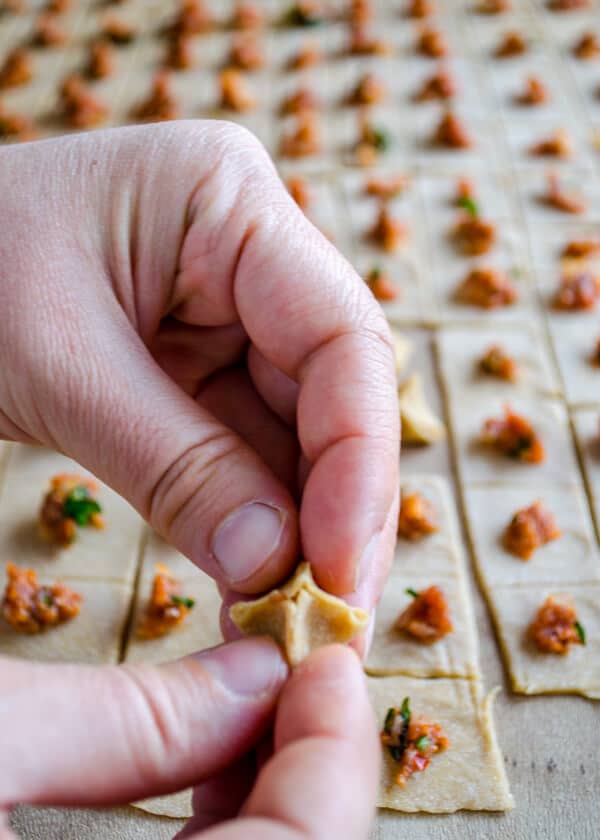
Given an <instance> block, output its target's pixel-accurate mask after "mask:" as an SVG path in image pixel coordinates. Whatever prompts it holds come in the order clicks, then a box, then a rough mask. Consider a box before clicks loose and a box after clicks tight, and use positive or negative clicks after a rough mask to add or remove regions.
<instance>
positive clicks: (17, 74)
mask: <svg viewBox="0 0 600 840" xmlns="http://www.w3.org/2000/svg"><path fill="white" fill-rule="evenodd" d="M32 78H33V62H32V60H31V54H30V53H29V52H28V51H27V50H25V49H23V48H21V47H18V48H17V49H15V50H13V51H12V52H10V53H9V54H8V55H7V56H6V58H5V59H4V64H3V65H2V66H1V67H0V88H13V87H19V86H20V85H26V84H27V82H30V81H31V79H32Z"/></svg>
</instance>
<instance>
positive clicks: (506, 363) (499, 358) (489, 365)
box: [479, 344, 518, 382]
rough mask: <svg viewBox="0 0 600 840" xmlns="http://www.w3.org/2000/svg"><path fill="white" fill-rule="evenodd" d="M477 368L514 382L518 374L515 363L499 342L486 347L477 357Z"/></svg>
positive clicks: (490, 374) (489, 374)
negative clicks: (481, 354) (479, 356)
mask: <svg viewBox="0 0 600 840" xmlns="http://www.w3.org/2000/svg"><path fill="white" fill-rule="evenodd" d="M479 370H480V371H481V372H482V373H485V374H487V375H488V376H495V377H496V378H497V379H504V380H506V381H507V382H514V381H515V380H516V379H517V375H518V368H517V363H516V362H515V360H514V359H513V358H512V357H511V356H509V355H508V353H507V352H506V350H504V348H503V347H501V346H500V345H499V344H493V345H492V346H491V347H488V349H487V350H486V351H485V353H484V354H483V356H482V357H481V359H479Z"/></svg>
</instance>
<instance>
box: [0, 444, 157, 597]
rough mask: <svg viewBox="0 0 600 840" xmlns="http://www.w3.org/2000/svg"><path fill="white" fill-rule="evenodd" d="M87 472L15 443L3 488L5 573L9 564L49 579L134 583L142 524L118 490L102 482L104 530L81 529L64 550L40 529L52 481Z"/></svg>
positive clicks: (1, 557) (0, 550) (0, 515)
mask: <svg viewBox="0 0 600 840" xmlns="http://www.w3.org/2000/svg"><path fill="white" fill-rule="evenodd" d="M64 472H71V473H81V474H82V475H90V473H89V472H88V470H85V469H83V468H82V467H80V466H79V465H78V464H77V463H75V461H72V460H71V459H70V458H66V457H65V456H64V455H60V454H58V453H57V452H52V451H51V450H49V449H43V448H41V447H33V446H25V445H23V444H15V445H14V446H13V447H12V448H11V451H10V454H9V457H8V460H7V463H6V469H5V471H4V480H3V483H2V487H1V490H0V571H1V572H2V575H3V573H4V569H5V567H6V564H7V563H8V562H13V563H16V564H17V565H19V566H25V567H27V568H31V569H35V571H37V572H38V573H39V574H40V575H44V576H45V577H48V578H50V579H55V578H63V577H76V578H82V579H93V580H105V581H115V582H120V583H130V582H131V581H133V576H134V574H135V570H136V567H137V560H138V552H139V546H140V541H141V536H142V528H143V522H142V519H141V517H140V516H139V515H138V514H137V513H136V512H135V511H134V510H133V508H132V507H131V506H130V505H129V504H128V503H127V502H126V501H125V500H124V499H123V498H122V497H121V496H119V495H118V494H117V493H115V492H114V491H113V490H111V489H110V488H109V487H107V486H106V485H104V484H101V483H100V482H99V493H98V499H99V501H100V504H101V505H102V513H103V516H104V518H105V521H106V527H105V528H104V529H103V530H97V529H95V528H91V527H86V528H78V529H77V536H76V539H75V541H74V542H73V544H72V545H71V546H69V547H68V548H64V549H61V548H59V547H57V546H53V545H51V544H50V543H48V542H47V541H46V540H44V539H43V538H42V537H41V536H40V535H39V531H38V513H39V508H40V504H41V502H42V498H43V496H44V494H45V492H46V490H47V486H48V482H49V480H50V478H51V477H52V476H53V475H56V474H57V473H64Z"/></svg>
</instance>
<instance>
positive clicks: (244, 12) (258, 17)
mask: <svg viewBox="0 0 600 840" xmlns="http://www.w3.org/2000/svg"><path fill="white" fill-rule="evenodd" d="M264 20H265V14H264V12H263V10H262V9H261V8H260V7H259V6H257V5H256V3H244V2H238V3H237V5H236V7H235V11H234V13H233V16H232V18H231V27H232V29H256V28H258V27H260V26H262V25H263V23H264Z"/></svg>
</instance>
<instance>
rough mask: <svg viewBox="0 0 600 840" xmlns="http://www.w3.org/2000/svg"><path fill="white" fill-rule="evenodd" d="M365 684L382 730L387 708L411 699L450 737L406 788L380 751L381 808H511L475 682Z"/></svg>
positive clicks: (487, 703)
mask: <svg viewBox="0 0 600 840" xmlns="http://www.w3.org/2000/svg"><path fill="white" fill-rule="evenodd" d="M368 683H369V694H370V697H371V701H372V703H373V707H374V709H375V713H376V716H377V723H378V726H379V727H380V728H381V727H382V726H383V720H384V718H385V714H386V712H387V710H388V708H389V707H390V706H399V705H400V704H401V703H402V700H403V698H404V697H410V702H411V709H412V712H413V714H415V715H419V714H423V715H426V716H427V717H429V718H430V719H431V720H432V721H435V722H437V723H439V724H440V725H441V726H442V728H443V730H444V731H445V733H446V735H447V736H448V738H449V739H450V746H449V748H448V749H447V750H445V751H444V752H442V753H438V754H437V755H435V756H433V758H432V760H431V764H430V765H429V767H427V769H426V770H425V771H424V772H423V773H418V774H415V775H414V776H412V778H410V779H409V780H408V781H407V783H406V785H405V786H404V787H399V786H398V785H397V784H395V782H394V777H395V774H396V773H397V764H396V763H395V762H394V761H393V760H392V759H391V757H390V756H389V754H387V751H385V750H384V762H383V769H382V782H381V790H380V794H379V801H378V805H379V806H380V807H382V808H391V809H393V810H396V811H427V812H429V813H440V814H444V813H446V814H447V813H452V812H454V811H460V810H462V809H467V810H476V811H506V810H509V809H510V808H512V807H513V804H514V803H513V799H512V796H511V794H510V791H509V789H508V783H507V780H506V775H505V772H504V762H503V760H502V755H501V753H500V751H499V749H498V745H497V743H496V739H495V735H494V725H493V718H492V708H491V705H492V704H491V697H488V698H487V699H484V698H483V695H482V691H481V686H480V683H479V682H478V681H470V680H456V679H454V680H446V679H439V680H420V679H413V678H411V677H404V676H395V677H379V678H369V680H368Z"/></svg>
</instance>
